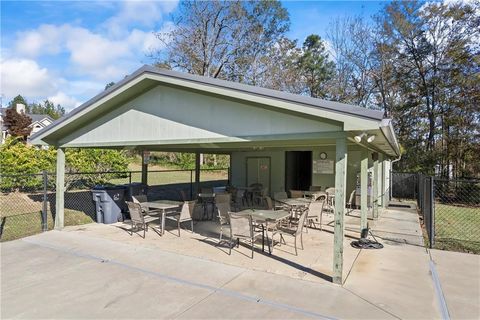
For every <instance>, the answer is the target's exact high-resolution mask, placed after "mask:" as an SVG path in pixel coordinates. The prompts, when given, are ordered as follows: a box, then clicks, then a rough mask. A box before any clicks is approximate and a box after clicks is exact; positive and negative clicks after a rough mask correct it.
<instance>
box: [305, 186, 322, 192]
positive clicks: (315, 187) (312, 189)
mask: <svg viewBox="0 0 480 320" xmlns="http://www.w3.org/2000/svg"><path fill="white" fill-rule="evenodd" d="M308 190H309V191H322V186H310V188H308Z"/></svg>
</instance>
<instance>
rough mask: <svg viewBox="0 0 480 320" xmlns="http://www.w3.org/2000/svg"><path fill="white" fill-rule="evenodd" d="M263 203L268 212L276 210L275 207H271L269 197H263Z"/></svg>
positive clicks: (271, 203) (271, 202)
mask: <svg viewBox="0 0 480 320" xmlns="http://www.w3.org/2000/svg"><path fill="white" fill-rule="evenodd" d="M265 203H266V204H267V209H268V210H276V209H275V206H274V205H273V201H272V198H270V197H265Z"/></svg>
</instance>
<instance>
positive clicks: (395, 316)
mask: <svg viewBox="0 0 480 320" xmlns="http://www.w3.org/2000/svg"><path fill="white" fill-rule="evenodd" d="M343 289H345V290H346V291H348V292H350V293H351V294H353V295H354V296H356V297H358V298H360V299H362V300H363V301H365V302H366V303H368V304H370V305H372V306H373V307H375V308H377V309H378V310H381V311H383V312H385V313H387V314H389V315H391V316H392V317H394V318H397V319H399V320H400V319H402V318H401V317H399V316H397V315H396V314H394V313H392V312H390V311H388V310H385V309H384V308H382V307H380V306H377V305H376V304H375V303H373V302H371V301H369V300H367V299H365V298H364V297H362V296H360V295H359V294H357V293H355V292H353V291H352V290H350V289H348V288H347V287H345V286H344V287H343Z"/></svg>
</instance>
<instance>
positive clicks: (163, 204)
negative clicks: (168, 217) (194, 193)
mask: <svg viewBox="0 0 480 320" xmlns="http://www.w3.org/2000/svg"><path fill="white" fill-rule="evenodd" d="M142 204H144V205H146V206H147V207H149V208H153V209H160V210H162V212H161V214H162V224H161V227H160V228H161V230H160V234H161V235H163V234H164V233H165V214H166V212H167V210H171V209H178V208H179V207H180V206H181V205H182V204H183V202H179V201H172V200H157V201H148V202H143V203H142ZM152 215H155V214H152Z"/></svg>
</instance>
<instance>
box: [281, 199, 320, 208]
mask: <svg viewBox="0 0 480 320" xmlns="http://www.w3.org/2000/svg"><path fill="white" fill-rule="evenodd" d="M277 201H278V202H280V203H284V204H286V205H289V206H291V207H308V206H309V205H310V202H312V200H310V199H308V198H287V199H281V200H277Z"/></svg>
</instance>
